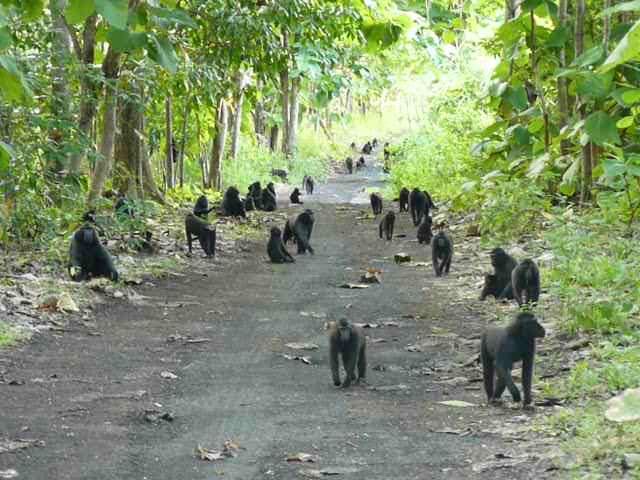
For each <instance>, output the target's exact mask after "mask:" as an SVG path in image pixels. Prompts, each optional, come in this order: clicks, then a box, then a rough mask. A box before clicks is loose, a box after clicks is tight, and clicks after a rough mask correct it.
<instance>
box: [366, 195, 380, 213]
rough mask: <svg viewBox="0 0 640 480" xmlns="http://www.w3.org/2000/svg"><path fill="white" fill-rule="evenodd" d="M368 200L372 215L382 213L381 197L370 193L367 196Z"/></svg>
mask: <svg viewBox="0 0 640 480" xmlns="http://www.w3.org/2000/svg"><path fill="white" fill-rule="evenodd" d="M369 199H370V200H371V209H372V210H373V214H374V215H378V214H380V213H382V197H381V196H380V195H379V194H377V193H372V194H371V195H369Z"/></svg>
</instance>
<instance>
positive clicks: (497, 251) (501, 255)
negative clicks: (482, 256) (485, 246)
mask: <svg viewBox="0 0 640 480" xmlns="http://www.w3.org/2000/svg"><path fill="white" fill-rule="evenodd" d="M489 257H490V258H491V265H493V266H494V267H499V266H501V265H504V263H505V260H506V257H507V253H506V252H505V251H504V250H503V249H501V248H494V249H493V250H491V252H490V253H489Z"/></svg>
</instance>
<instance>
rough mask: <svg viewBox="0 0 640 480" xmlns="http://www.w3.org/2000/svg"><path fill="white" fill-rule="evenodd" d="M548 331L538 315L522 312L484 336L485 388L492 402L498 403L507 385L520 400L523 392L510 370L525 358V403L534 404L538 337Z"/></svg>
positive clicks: (524, 404)
mask: <svg viewBox="0 0 640 480" xmlns="http://www.w3.org/2000/svg"><path fill="white" fill-rule="evenodd" d="M545 333H546V332H545V330H544V327H543V326H542V325H540V324H539V323H538V320H537V319H536V317H534V316H533V315H532V314H531V313H528V312H521V313H519V314H518V315H517V316H516V318H515V319H514V320H513V321H512V322H511V323H510V324H509V325H508V326H507V327H503V328H490V329H488V330H487V331H486V332H485V333H484V335H482V342H481V345H480V359H481V360H482V374H483V377H484V389H485V392H486V393H487V400H488V402H489V403H495V402H498V401H499V400H500V397H501V396H502V393H503V392H504V389H505V388H508V389H509V392H511V397H512V398H513V401H514V402H519V401H520V392H519V391H518V387H516V385H515V384H514V383H513V378H511V370H512V369H513V364H514V363H516V362H519V361H522V390H524V402H523V404H522V405H523V407H527V406H529V405H531V378H532V376H533V363H534V358H535V353H536V338H543V337H544V336H545ZM496 377H497V382H495V378H496ZM494 382H495V383H494Z"/></svg>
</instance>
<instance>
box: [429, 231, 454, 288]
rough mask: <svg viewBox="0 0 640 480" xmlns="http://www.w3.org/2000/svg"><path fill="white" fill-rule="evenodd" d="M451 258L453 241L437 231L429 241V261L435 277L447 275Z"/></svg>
mask: <svg viewBox="0 0 640 480" xmlns="http://www.w3.org/2000/svg"><path fill="white" fill-rule="evenodd" d="M452 257H453V240H451V237H450V236H449V235H447V234H446V233H445V232H443V231H439V232H438V233H436V234H435V236H434V237H433V240H431V261H432V263H433V270H434V271H435V274H436V277H440V276H441V275H442V274H443V273H446V274H448V273H449V269H450V268H451V258H452Z"/></svg>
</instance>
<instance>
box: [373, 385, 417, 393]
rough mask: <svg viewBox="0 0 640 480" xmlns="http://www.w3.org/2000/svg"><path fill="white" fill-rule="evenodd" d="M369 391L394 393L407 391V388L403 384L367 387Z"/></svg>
mask: <svg viewBox="0 0 640 480" xmlns="http://www.w3.org/2000/svg"><path fill="white" fill-rule="evenodd" d="M369 390H373V391H376V392H396V391H404V390H409V386H408V385H405V384H404V383H400V384H398V385H386V386H381V387H369Z"/></svg>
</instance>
